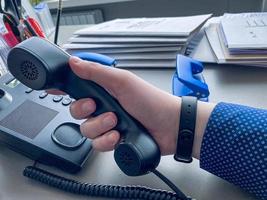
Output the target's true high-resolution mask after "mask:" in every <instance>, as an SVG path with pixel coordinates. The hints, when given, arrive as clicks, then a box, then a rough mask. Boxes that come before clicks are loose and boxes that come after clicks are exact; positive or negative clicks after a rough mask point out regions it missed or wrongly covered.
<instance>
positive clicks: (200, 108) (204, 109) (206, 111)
mask: <svg viewBox="0 0 267 200" xmlns="http://www.w3.org/2000/svg"><path fill="white" fill-rule="evenodd" d="M181 102H182V101H181V98H180V97H176V116H175V119H176V121H175V124H174V127H175V128H174V132H173V134H174V142H173V143H172V145H171V148H172V149H171V154H172V155H174V154H175V153H176V148H177V140H178V136H179V127H180V114H181V104H182V103H181ZM197 104H198V105H197V111H196V122H195V135H194V142H193V147H192V156H193V157H194V158H196V159H199V157H200V149H201V144H202V140H203V136H204V133H205V130H206V126H207V124H208V121H209V117H210V115H211V113H212V111H213V109H214V107H215V105H216V104H213V103H206V102H202V101H198V102H197Z"/></svg>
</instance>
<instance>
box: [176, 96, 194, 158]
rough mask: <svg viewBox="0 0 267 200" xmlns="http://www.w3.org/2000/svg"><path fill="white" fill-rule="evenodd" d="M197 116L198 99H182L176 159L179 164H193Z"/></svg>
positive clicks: (186, 97) (185, 97) (188, 97)
mask: <svg viewBox="0 0 267 200" xmlns="http://www.w3.org/2000/svg"><path fill="white" fill-rule="evenodd" d="M196 114H197V98H196V97H192V96H184V97H182V105H181V113H180V124H179V133H178V139H177V147H176V153H175V155H174V159H175V160H176V161H179V162H184V163H190V162H192V160H193V159H192V151H193V144H194V135H195V126H196Z"/></svg>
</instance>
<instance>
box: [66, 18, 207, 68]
mask: <svg viewBox="0 0 267 200" xmlns="http://www.w3.org/2000/svg"><path fill="white" fill-rule="evenodd" d="M210 17H211V15H210V14H209V15H199V16H191V17H169V18H132V19H116V20H112V21H109V22H105V23H101V24H98V25H94V26H90V27H88V28H85V29H82V30H79V31H77V32H75V33H74V36H73V37H71V38H70V39H69V41H68V43H67V44H65V45H63V48H64V49H65V50H67V51H68V52H69V53H70V54H75V53H77V52H95V53H101V54H104V55H107V56H110V57H113V58H115V59H116V60H117V61H118V64H117V67H121V68H132V67H133V68H138V67H141V68H173V67H175V66H176V63H175V60H176V55H177V54H178V53H184V52H185V49H186V46H187V44H189V42H190V40H191V39H192V38H193V37H194V35H195V34H196V33H197V32H198V31H199V29H200V28H201V26H202V25H203V24H204V23H205V22H206V21H207V20H208V19H209V18H210Z"/></svg>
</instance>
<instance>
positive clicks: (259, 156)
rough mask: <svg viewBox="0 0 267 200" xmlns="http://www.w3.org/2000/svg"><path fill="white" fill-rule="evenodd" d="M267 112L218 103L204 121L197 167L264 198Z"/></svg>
mask: <svg viewBox="0 0 267 200" xmlns="http://www.w3.org/2000/svg"><path fill="white" fill-rule="evenodd" d="M266 152H267V111H266V110H262V109H256V108H251V107H247V106H241V105H235V104H228V103H219V104H218V105H217V106H216V107H215V108H214V110H213V112H212V114H211V117H210V119H209V122H208V124H207V127H206V130H205V134H204V138H203V141H202V146H201V152H200V167H201V168H202V169H204V170H206V171H208V172H210V173H212V174H214V175H217V176H219V177H221V178H223V179H225V180H227V181H229V182H231V183H233V184H235V185H238V186H240V187H241V188H243V189H244V190H246V191H248V192H250V193H252V194H254V195H256V196H257V197H258V198H260V199H265V200H266V199H267V166H266V165H267V157H266Z"/></svg>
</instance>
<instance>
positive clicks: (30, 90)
mask: <svg viewBox="0 0 267 200" xmlns="http://www.w3.org/2000/svg"><path fill="white" fill-rule="evenodd" d="M32 91H33V89H31V88H28V89H27V90H26V91H25V93H27V94H29V93H31V92H32Z"/></svg>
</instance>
